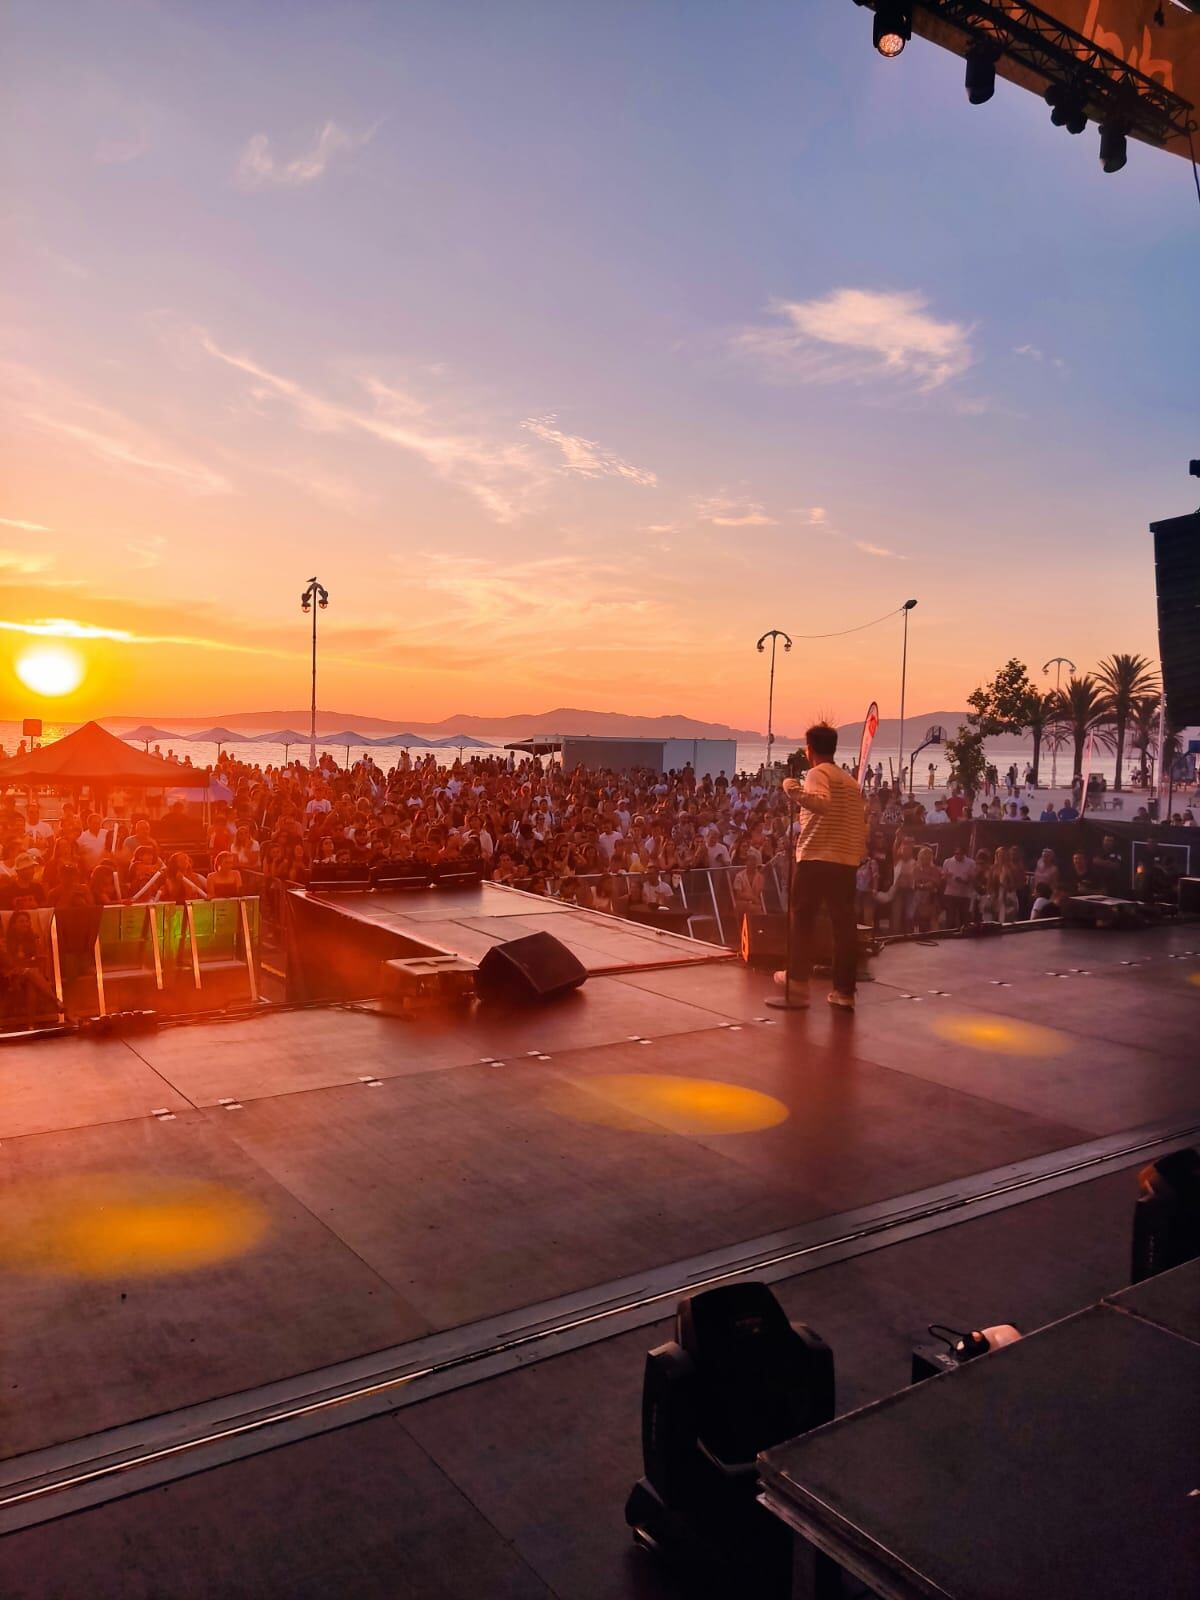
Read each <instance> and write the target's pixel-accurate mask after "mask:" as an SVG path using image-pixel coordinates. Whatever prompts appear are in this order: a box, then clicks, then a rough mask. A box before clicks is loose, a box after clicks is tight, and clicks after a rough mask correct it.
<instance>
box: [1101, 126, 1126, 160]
mask: <svg viewBox="0 0 1200 1600" xmlns="http://www.w3.org/2000/svg"><path fill="white" fill-rule="evenodd" d="M1127 159H1128V155H1127V150H1126V142H1125V129H1124V128H1123V127H1122V126H1121V125H1120V123H1118V122H1102V123H1101V124H1100V165H1101V166H1102V167H1103V168H1104V170H1105V172H1120V170H1121V168H1122V167H1123V166H1124V165H1125V162H1126V160H1127Z"/></svg>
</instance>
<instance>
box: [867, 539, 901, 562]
mask: <svg viewBox="0 0 1200 1600" xmlns="http://www.w3.org/2000/svg"><path fill="white" fill-rule="evenodd" d="M854 548H855V549H856V550H861V551H862V553H863V555H865V556H881V557H883V559H884V560H887V561H904V560H907V557H905V556H902V555H901V554H900V552H899V551H898V550H888V549H886V548H885V547H884V546H883V545H881V544H870V543H869V542H868V541H867V540H866V539H855V541H854Z"/></svg>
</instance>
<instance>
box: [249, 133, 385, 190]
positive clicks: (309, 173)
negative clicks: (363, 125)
mask: <svg viewBox="0 0 1200 1600" xmlns="http://www.w3.org/2000/svg"><path fill="white" fill-rule="evenodd" d="M378 129H379V124H378V123H376V124H375V126H374V127H371V128H367V129H366V130H365V131H364V132H361V133H353V132H351V130H350V129H349V128H343V127H340V126H339V125H338V124H337V123H336V122H332V121H331V122H326V123H325V124H324V126H323V127H322V128H321V129H320V130H319V132H318V133H317V137H316V140H315V141H314V143H313V145H312V148H311V149H310V150H308V151H306V152H305V153H304V154H303V155H298V156H293V158H292V159H291V160H290V161H281V160H279V159H278V158H277V157H276V156H275V154H274V152H273V151H272V149H271V141H270V139H269V138H268V137H267V135H266V134H265V133H256V134H254V136H253V137H252V138H251V139H249V140H248V141H247V143H246V147H245V149H244V150H243V151H242V153H241V155H240V156H239V157H238V162H237V166H236V167H235V168H234V173H233V181H234V183H235V184H236V185H237V187H238V188H239V189H262V188H265V187H267V186H269V185H273V186H275V187H277V188H283V189H299V188H302V187H303V186H304V185H305V184H306V183H315V182H316V180H317V179H318V178H320V177H322V176H323V175H324V173H325V171H326V169H327V168H328V166H329V163H330V162H331V161H332V160H333V159H334V157H335V156H339V155H344V154H346V153H347V152H349V151H352V150H361V149H362V147H363V145H365V144H369V143H370V141H371V140H372V139H373V138H374V137H375V134H376V133H377V132H378Z"/></svg>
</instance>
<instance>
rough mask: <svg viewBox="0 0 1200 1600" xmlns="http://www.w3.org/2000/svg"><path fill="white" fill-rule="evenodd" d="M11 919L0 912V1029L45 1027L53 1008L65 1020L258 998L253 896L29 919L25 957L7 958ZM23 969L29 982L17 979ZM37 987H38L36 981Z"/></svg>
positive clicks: (42, 913) (257, 923)
mask: <svg viewBox="0 0 1200 1600" xmlns="http://www.w3.org/2000/svg"><path fill="white" fill-rule="evenodd" d="M20 914H21V913H19V912H14V911H5V912H0V949H3V950H4V951H5V952H6V953H7V954H9V956H10V960H9V966H10V968H12V970H10V971H7V972H6V973H5V974H4V975H3V978H2V979H0V983H2V985H3V990H2V993H0V1028H2V1029H3V1031H12V1030H13V1029H14V1028H17V1027H24V1026H28V1025H29V1023H30V1021H31V1020H32V1017H31V1012H36V1013H37V1014H38V1015H39V1017H42V1018H43V1020H45V1012H46V1011H47V1009H48V1007H49V1006H50V1004H51V1003H53V1004H55V1005H56V1006H57V1011H58V1013H59V1014H61V1015H63V1016H66V1017H68V1018H70V1019H72V1020H79V1019H81V1018H85V1017H103V1016H107V1015H109V1014H110V1013H111V1012H114V1011H124V1010H130V1009H152V1010H156V1011H168V1012H170V1011H190V1010H197V1009H207V1008H209V1007H212V1006H215V1005H222V1004H227V1003H230V1002H231V1001H238V1000H240V1001H243V1002H244V1001H250V1002H251V1003H255V1002H257V1000H258V996H259V975H258V946H259V937H260V928H261V914H260V908H259V901H258V897H257V896H256V895H247V896H243V897H241V898H238V899H228V900H224V899H223V900H189V901H187V902H186V904H174V903H171V904H161V905H160V904H151V905H113V906H75V907H69V908H67V909H63V910H58V911H53V910H49V909H46V908H39V909H35V910H33V911H30V912H29V913H28V915H29V918H30V922H31V924H32V928H33V933H34V939H33V947H32V950H31V951H30V952H28V953H19V958H18V959H17V960H15V961H14V960H13V955H14V954H15V953H17V952H16V949H15V946H14V949H13V950H12V951H10V941H9V933H10V927H11V923H12V918H13V917H14V916H19V915H20ZM26 967H28V969H29V971H30V973H31V974H32V977H31V981H25V979H24V977H23V972H24V970H25V969H26ZM39 978H40V979H41V984H39V983H38V982H37V979H39Z"/></svg>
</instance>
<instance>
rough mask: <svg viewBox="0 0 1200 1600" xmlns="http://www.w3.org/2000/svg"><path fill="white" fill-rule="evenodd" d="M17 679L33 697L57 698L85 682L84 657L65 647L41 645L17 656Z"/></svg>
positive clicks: (61, 645)
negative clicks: (37, 695) (34, 695)
mask: <svg viewBox="0 0 1200 1600" xmlns="http://www.w3.org/2000/svg"><path fill="white" fill-rule="evenodd" d="M15 666H16V673H17V677H18V678H20V680H21V682H22V683H23V684H24V685H25V687H26V688H27V689H32V690H33V692H34V694H40V695H45V696H47V697H48V698H54V697H56V696H58V695H63V694H70V693H71V691H72V690H73V689H78V687H79V685H80V684H81V683H82V682H83V673H84V666H83V658H82V657H81V656H80V655H79V654H78V653H77V652H76V651H74V650H70V649H68V648H67V646H66V645H63V644H38V645H34V646H33V647H32V648H31V649H29V650H25V651H22V653H21V654H20V655H19V656H18V657H17V660H16V663H15Z"/></svg>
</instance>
